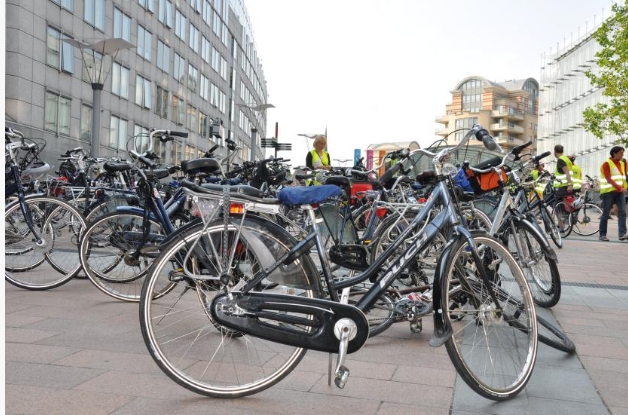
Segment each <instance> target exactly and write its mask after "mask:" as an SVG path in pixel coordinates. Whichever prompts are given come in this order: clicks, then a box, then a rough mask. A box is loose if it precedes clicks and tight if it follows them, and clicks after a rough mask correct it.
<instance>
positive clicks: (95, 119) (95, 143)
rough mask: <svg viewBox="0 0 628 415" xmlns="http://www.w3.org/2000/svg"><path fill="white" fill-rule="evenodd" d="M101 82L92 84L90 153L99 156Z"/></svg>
mask: <svg viewBox="0 0 628 415" xmlns="http://www.w3.org/2000/svg"><path fill="white" fill-rule="evenodd" d="M102 89H103V84H99V83H93V84H92V91H93V97H92V105H93V108H92V143H91V151H90V154H91V156H92V157H99V156H100V92H101V91H102Z"/></svg>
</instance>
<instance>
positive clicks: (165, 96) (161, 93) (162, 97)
mask: <svg viewBox="0 0 628 415" xmlns="http://www.w3.org/2000/svg"><path fill="white" fill-rule="evenodd" d="M169 102H170V93H169V92H168V91H167V90H165V89H163V88H162V87H160V86H159V85H157V101H156V102H155V114H157V115H159V116H160V117H162V118H166V119H167V118H168V103H169Z"/></svg>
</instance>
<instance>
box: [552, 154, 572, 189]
mask: <svg viewBox="0 0 628 415" xmlns="http://www.w3.org/2000/svg"><path fill="white" fill-rule="evenodd" d="M563 152H564V149H563V146H561V145H560V144H557V145H555V146H554V156H555V157H556V173H554V175H555V176H556V180H554V188H555V189H556V196H557V197H560V198H562V197H564V196H567V195H568V194H569V193H572V192H573V181H572V175H573V163H572V162H571V160H569V157H567V156H565V155H564V154H563Z"/></svg>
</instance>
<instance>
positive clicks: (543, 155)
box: [534, 151, 552, 163]
mask: <svg viewBox="0 0 628 415" xmlns="http://www.w3.org/2000/svg"><path fill="white" fill-rule="evenodd" d="M550 154H552V153H551V152H549V151H546V152H545V153H543V154H539V155H538V156H534V162H535V163H538V162H539V161H540V160H541V159H544V158H545V157H547V156H549V155H550Z"/></svg>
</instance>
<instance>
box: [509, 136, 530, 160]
mask: <svg viewBox="0 0 628 415" xmlns="http://www.w3.org/2000/svg"><path fill="white" fill-rule="evenodd" d="M531 145H532V140H530V141H528V142H527V143H525V144H521V145H520V146H517V147H515V148H513V149H512V154H514V155H515V156H518V155H519V153H521V152H522V151H523V150H524V149H526V148H528V147H530V146H531Z"/></svg>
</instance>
